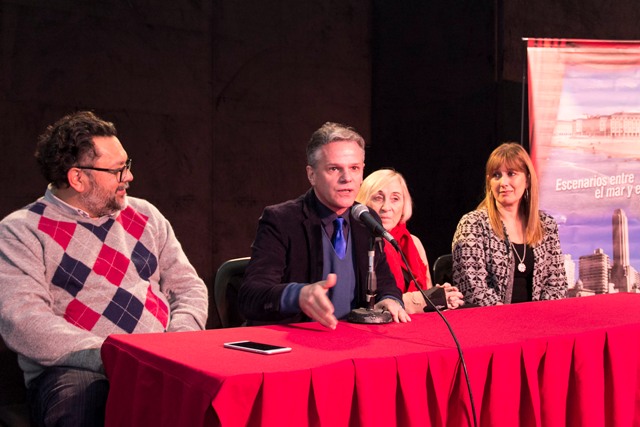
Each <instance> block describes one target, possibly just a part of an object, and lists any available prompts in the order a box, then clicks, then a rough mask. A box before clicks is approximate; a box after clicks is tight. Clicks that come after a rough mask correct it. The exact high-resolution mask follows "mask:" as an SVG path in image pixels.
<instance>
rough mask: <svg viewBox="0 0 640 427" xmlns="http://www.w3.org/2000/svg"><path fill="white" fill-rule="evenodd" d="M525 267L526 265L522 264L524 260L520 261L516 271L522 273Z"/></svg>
mask: <svg viewBox="0 0 640 427" xmlns="http://www.w3.org/2000/svg"><path fill="white" fill-rule="evenodd" d="M526 269H527V266H526V265H524V262H521V263H520V264H518V271H519V272H520V273H524V272H525V270H526Z"/></svg>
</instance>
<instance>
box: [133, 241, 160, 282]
mask: <svg viewBox="0 0 640 427" xmlns="http://www.w3.org/2000/svg"><path fill="white" fill-rule="evenodd" d="M131 262H132V263H133V265H135V267H136V270H137V271H138V274H139V275H140V277H142V279H144V280H149V277H151V275H152V274H153V273H154V272H155V271H156V269H157V268H158V259H157V258H156V256H155V255H154V254H152V253H151V252H149V250H148V249H147V248H146V247H145V246H144V245H143V244H142V243H140V242H138V243H136V246H135V247H134V248H133V252H132V253H131Z"/></svg>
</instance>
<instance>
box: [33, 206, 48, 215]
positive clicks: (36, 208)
mask: <svg viewBox="0 0 640 427" xmlns="http://www.w3.org/2000/svg"><path fill="white" fill-rule="evenodd" d="M45 207H46V206H45V205H44V203H34V204H33V205H32V206H31V207H30V208H29V210H30V211H31V212H35V213H37V214H38V215H42V213H43V212H44V208H45Z"/></svg>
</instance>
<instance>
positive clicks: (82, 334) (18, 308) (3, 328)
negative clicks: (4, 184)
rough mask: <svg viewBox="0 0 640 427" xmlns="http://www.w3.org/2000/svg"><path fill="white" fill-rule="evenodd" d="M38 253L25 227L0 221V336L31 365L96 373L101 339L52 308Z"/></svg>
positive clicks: (42, 264)
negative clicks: (80, 369)
mask: <svg viewBox="0 0 640 427" xmlns="http://www.w3.org/2000/svg"><path fill="white" fill-rule="evenodd" d="M18 233H19V234H20V236H19V238H18V235H17V234H18ZM44 257H45V254H44V252H43V249H42V246H41V244H40V242H39V241H38V239H37V238H36V237H35V236H34V235H33V233H31V231H30V230H29V229H28V227H26V226H25V225H23V226H19V225H18V224H13V223H11V222H9V223H6V222H3V224H1V225H0V334H1V335H2V338H3V339H4V341H5V343H6V344H7V346H8V347H9V348H11V349H12V350H14V351H15V352H17V353H19V354H20V355H22V356H23V357H26V358H27V359H29V360H30V361H32V362H33V363H35V364H36V365H40V366H52V365H66V366H73V367H78V368H84V369H89V370H93V371H100V370H101V369H102V362H101V360H100V355H99V352H98V349H99V348H100V346H101V345H102V342H103V338H101V337H99V336H96V335H94V334H93V333H91V332H89V331H87V330H84V329H81V328H78V327H76V326H74V325H72V324H71V323H69V322H68V321H67V320H65V318H64V314H65V313H57V312H55V311H54V303H53V297H52V295H51V293H50V291H49V284H48V283H47V281H46V279H45V271H44V270H45V268H44V262H43V258H44ZM90 349H95V351H87V350H90ZM33 368H34V371H35V370H36V367H35V366H34V367H33ZM23 369H25V371H27V370H28V368H25V367H24V366H23ZM26 373H27V377H28V374H29V373H28V372H26Z"/></svg>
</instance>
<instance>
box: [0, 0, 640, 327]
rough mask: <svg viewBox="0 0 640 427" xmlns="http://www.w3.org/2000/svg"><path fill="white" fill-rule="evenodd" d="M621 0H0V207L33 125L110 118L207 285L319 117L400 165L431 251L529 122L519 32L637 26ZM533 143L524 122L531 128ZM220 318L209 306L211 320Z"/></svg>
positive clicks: (381, 160)
mask: <svg viewBox="0 0 640 427" xmlns="http://www.w3.org/2000/svg"><path fill="white" fill-rule="evenodd" d="M639 15H640V5H639V4H636V2H635V1H633V0H620V1H615V2H614V1H602V0H584V1H578V0H563V1H560V2H559V1H557V0H541V1H538V2H526V1H523V0H511V1H509V2H504V3H503V2H502V1H501V0H478V1H473V2H469V1H466V0H465V1H461V0H430V1H428V2H426V1H421V0H405V1H402V2H398V1H390V0H305V1H297V0H213V1H207V0H200V1H198V0H174V1H171V2H155V1H150V0H110V1H107V0H102V1H101V0H94V1H79V0H76V1H74V0H49V1H47V2H43V1H39V0H0V130H1V131H0V146H1V147H2V149H3V150H2V153H3V161H2V167H0V181H1V182H2V191H1V193H0V194H1V199H0V200H1V203H0V216H4V215H6V214H8V213H9V212H11V211H13V210H15V209H17V208H19V207H21V206H23V205H25V204H27V203H29V202H31V201H33V200H34V199H35V198H37V197H39V196H41V195H42V194H43V193H44V188H45V185H46V182H44V180H43V179H42V178H41V177H40V176H39V175H38V172H37V170H36V168H35V163H34V161H33V155H32V153H33V149H34V145H35V140H36V138H37V135H38V134H39V133H40V132H41V131H42V130H43V128H44V127H45V126H46V125H47V124H50V123H52V122H53V121H55V120H56V119H58V118H59V117H61V116H62V115H64V114H66V113H69V112H71V111H74V110H77V109H91V110H94V111H95V112H96V113H98V114H99V115H101V116H103V117H104V118H106V119H108V120H111V121H113V122H115V124H116V126H117V127H118V129H119V133H120V139H121V141H122V142H123V144H124V146H125V148H126V149H127V150H128V152H129V154H130V156H131V157H132V158H133V159H134V167H133V172H134V174H135V181H134V183H133V185H132V187H131V189H130V194H131V195H133V196H138V197H143V198H146V199H149V200H150V201H152V202H153V203H154V204H156V205H157V206H158V207H159V208H160V210H161V211H162V212H163V213H164V214H165V215H166V216H167V218H169V220H170V221H171V222H172V223H173V225H174V228H175V229H176V233H177V234H178V237H179V239H180V240H181V242H182V244H183V246H184V248H185V251H186V252H187V255H188V256H189V257H190V259H191V260H192V262H193V264H194V265H195V267H196V268H197V270H198V271H199V273H200V274H201V276H202V277H203V278H204V279H205V281H207V283H209V284H211V283H212V282H213V278H214V276H215V271H216V269H217V268H218V266H219V265H220V264H221V263H222V262H223V261H224V260H226V259H228V258H233V257H239V256H246V255H249V251H250V244H251V241H252V239H253V236H254V233H255V227H256V223H257V219H258V217H259V215H260V212H261V211H262V208H263V207H264V206H265V205H268V204H272V203H276V202H279V201H282V200H285V199H289V198H292V197H295V196H297V195H299V194H300V193H302V192H303V191H305V190H306V189H307V187H308V182H307V181H306V177H305V173H304V166H305V159H304V150H305V145H306V141H307V140H308V138H309V136H310V134H311V132H313V130H315V129H316V128H318V127H319V126H320V125H321V124H322V123H323V122H325V121H328V120H331V121H339V122H343V123H346V124H349V125H352V126H354V127H356V129H358V130H359V131H360V132H361V133H362V134H363V135H364V136H365V139H366V140H367V141H368V142H369V143H370V147H369V149H368V152H367V160H366V162H367V168H366V173H368V172H371V171H373V170H375V169H376V168H378V167H381V166H392V167H395V168H396V169H397V170H399V171H400V172H402V173H403V174H404V175H405V176H406V178H407V180H408V182H409V186H410V190H411V192H412V195H413V196H414V199H415V214H414V217H413V219H412V220H411V222H410V228H411V229H412V231H413V232H414V234H417V235H418V236H420V237H421V238H422V240H423V242H424V244H425V246H426V248H427V252H428V256H429V258H430V260H431V261H432V262H433V261H434V260H435V259H436V258H437V256H439V255H442V254H444V253H447V252H449V251H450V242H451V237H452V234H453V231H454V230H455V226H456V224H457V221H458V219H459V218H460V216H461V215H462V214H464V213H465V212H467V211H469V210H471V209H473V208H474V207H475V205H476V204H477V203H478V201H479V200H480V197H481V194H482V189H483V188H482V187H483V166H484V162H485V160H486V157H487V156H488V154H489V152H490V151H491V150H492V149H493V148H494V147H495V146H496V145H497V144H498V143H499V142H502V141H505V140H517V141H519V140H520V139H521V137H520V132H521V123H520V119H521V105H522V74H523V66H524V55H525V49H524V44H523V42H522V37H565V38H592V39H627V40H629V39H638V38H640V37H639V35H638V30H637V22H638V18H639ZM525 143H526V141H525ZM217 325H218V320H217V317H216V314H215V312H213V311H212V314H211V316H210V321H209V326H210V327H214V326H217Z"/></svg>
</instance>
